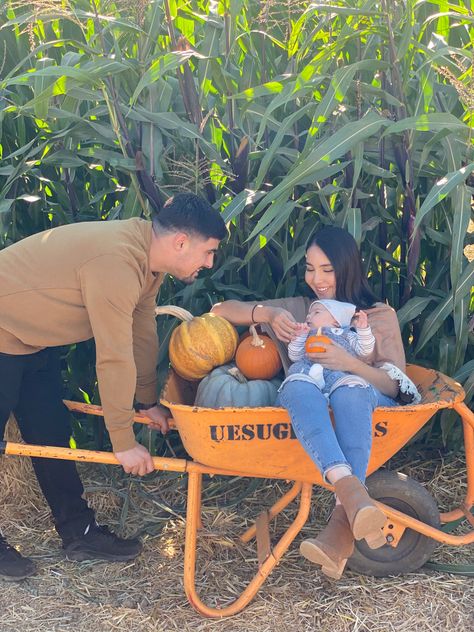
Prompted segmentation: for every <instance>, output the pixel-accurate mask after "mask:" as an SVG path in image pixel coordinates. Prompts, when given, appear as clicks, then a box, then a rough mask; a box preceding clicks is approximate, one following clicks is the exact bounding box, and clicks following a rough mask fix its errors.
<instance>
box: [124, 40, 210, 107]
mask: <svg viewBox="0 0 474 632" xmlns="http://www.w3.org/2000/svg"><path fill="white" fill-rule="evenodd" d="M191 57H196V58H198V59H204V55H200V54H199V53H197V52H196V51H194V50H184V51H173V52H171V53H166V54H165V55H162V56H160V57H159V58H158V59H156V60H155V61H154V62H153V63H152V64H151V65H150V67H149V68H148V70H147V71H146V72H145V74H144V75H143V76H142V78H141V79H140V81H139V82H138V85H137V87H136V88H135V91H134V92H133V95H132V96H131V98H130V105H133V104H134V103H135V102H136V100H137V99H138V97H139V95H140V93H141V92H142V90H144V89H145V88H147V87H148V86H150V85H151V84H152V83H155V82H156V81H158V79H161V78H162V77H163V76H164V75H165V74H167V73H169V72H172V71H174V70H176V69H177V68H179V67H180V66H182V65H183V64H184V63H185V62H186V61H187V60H188V59H190V58H191Z"/></svg>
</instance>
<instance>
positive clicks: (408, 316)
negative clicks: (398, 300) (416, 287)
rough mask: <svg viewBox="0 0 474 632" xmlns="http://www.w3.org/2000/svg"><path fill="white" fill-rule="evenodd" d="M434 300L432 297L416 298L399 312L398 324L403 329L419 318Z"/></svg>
mask: <svg viewBox="0 0 474 632" xmlns="http://www.w3.org/2000/svg"><path fill="white" fill-rule="evenodd" d="M432 300H433V298H432V297H431V296H425V297H423V296H414V297H413V298H410V299H409V300H408V301H407V302H406V303H405V305H403V307H400V309H399V310H398V311H397V317H398V323H399V325H400V329H402V328H403V327H404V326H405V325H406V324H407V323H409V322H410V321H412V320H413V319H414V318H417V317H418V316H419V315H420V314H421V313H422V312H423V310H424V309H425V307H426V306H427V305H429V303H431V301H432Z"/></svg>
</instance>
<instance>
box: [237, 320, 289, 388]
mask: <svg viewBox="0 0 474 632" xmlns="http://www.w3.org/2000/svg"><path fill="white" fill-rule="evenodd" d="M250 334H251V335H250V336H248V337H246V338H244V339H243V340H241V341H240V344H239V346H238V347H237V352H236V354H235V363H236V365H237V367H238V368H239V370H240V371H241V372H242V373H243V374H244V375H245V377H246V378H248V379H249V380H271V379H272V377H275V375H276V374H277V373H278V371H279V370H280V369H281V359H280V354H279V353H278V348H277V346H276V344H275V343H274V342H273V340H272V339H271V338H269V337H268V336H265V335H264V334H262V335H259V334H257V331H256V329H255V327H254V326H253V325H251V327H250Z"/></svg>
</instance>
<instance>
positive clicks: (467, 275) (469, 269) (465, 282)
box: [416, 261, 474, 353]
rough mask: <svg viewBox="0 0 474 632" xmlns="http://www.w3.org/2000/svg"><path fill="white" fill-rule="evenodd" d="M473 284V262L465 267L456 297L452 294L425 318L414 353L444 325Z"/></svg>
mask: <svg viewBox="0 0 474 632" xmlns="http://www.w3.org/2000/svg"><path fill="white" fill-rule="evenodd" d="M473 283H474V261H471V263H469V265H467V266H466V268H465V270H464V272H463V273H462V276H461V278H460V279H459V283H458V286H457V289H456V295H455V297H454V298H453V292H450V293H449V295H448V296H447V297H446V298H445V299H444V300H442V301H440V303H439V304H438V305H437V306H436V308H435V309H434V310H433V311H432V312H431V314H430V315H429V316H428V317H427V318H426V320H425V322H424V325H423V328H422V330H421V334H420V338H419V340H418V345H417V347H416V353H419V352H420V351H421V350H422V349H423V347H424V346H425V345H426V343H427V342H428V341H429V340H431V338H432V337H433V336H434V335H435V334H436V332H437V331H438V330H439V328H440V327H441V325H442V324H443V323H444V321H445V320H446V318H447V317H448V316H449V314H451V313H452V311H453V309H454V305H455V304H456V303H457V302H458V301H461V300H462V299H463V298H464V297H465V296H466V294H467V293H468V292H470V291H471V289H472V286H473Z"/></svg>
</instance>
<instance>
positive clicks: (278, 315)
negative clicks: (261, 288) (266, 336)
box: [255, 306, 300, 342]
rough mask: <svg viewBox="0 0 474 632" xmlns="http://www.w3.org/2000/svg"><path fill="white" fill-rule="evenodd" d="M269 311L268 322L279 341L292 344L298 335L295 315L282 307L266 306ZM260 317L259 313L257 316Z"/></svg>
mask: <svg viewBox="0 0 474 632" xmlns="http://www.w3.org/2000/svg"><path fill="white" fill-rule="evenodd" d="M264 309H266V310H268V317H267V320H266V322H268V324H269V325H271V327H272V329H273V331H274V332H275V335H276V337H277V338H278V340H281V341H282V342H290V341H291V340H292V339H293V338H294V337H295V336H296V335H297V334H298V333H300V332H299V331H298V323H297V322H296V320H295V319H294V318H293V315H292V314H291V313H290V312H289V311H288V310H286V309H283V308H282V307H270V306H264ZM255 316H256V317H258V313H256V314H255Z"/></svg>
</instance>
